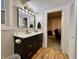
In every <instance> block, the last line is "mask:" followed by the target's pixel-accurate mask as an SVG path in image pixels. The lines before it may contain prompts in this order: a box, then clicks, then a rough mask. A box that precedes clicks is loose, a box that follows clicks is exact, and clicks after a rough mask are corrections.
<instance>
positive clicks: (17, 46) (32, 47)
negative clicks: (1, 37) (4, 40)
mask: <svg viewBox="0 0 79 59" xmlns="http://www.w3.org/2000/svg"><path fill="white" fill-rule="evenodd" d="M42 38H43V33H42V32H36V33H30V34H23V33H19V34H15V35H14V53H15V54H19V55H20V56H21V59H31V58H32V56H33V55H34V54H35V53H36V52H37V51H38V49H40V48H41V47H42Z"/></svg>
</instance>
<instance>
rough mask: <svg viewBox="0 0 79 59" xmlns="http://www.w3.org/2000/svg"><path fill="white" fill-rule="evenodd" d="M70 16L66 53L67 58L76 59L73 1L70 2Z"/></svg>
mask: <svg viewBox="0 0 79 59" xmlns="http://www.w3.org/2000/svg"><path fill="white" fill-rule="evenodd" d="M69 9H70V18H69V31H68V32H69V41H68V42H69V43H68V53H69V59H76V40H77V39H76V28H77V27H76V12H75V11H76V9H75V2H73V3H71V4H70V8H69Z"/></svg>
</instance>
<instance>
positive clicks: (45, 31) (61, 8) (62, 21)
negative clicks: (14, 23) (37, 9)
mask: <svg viewBox="0 0 79 59" xmlns="http://www.w3.org/2000/svg"><path fill="white" fill-rule="evenodd" d="M64 7H65V6H64ZM64 7H59V8H54V9H51V10H47V11H46V12H45V17H44V22H45V23H44V41H45V42H44V43H43V46H44V47H46V48H47V20H48V19H47V14H48V13H51V12H56V11H62V19H61V29H62V30H61V49H62V50H63V51H64V49H63V43H62V40H63V36H62V35H63V27H64V26H63V23H64Z"/></svg>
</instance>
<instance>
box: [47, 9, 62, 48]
mask: <svg viewBox="0 0 79 59" xmlns="http://www.w3.org/2000/svg"><path fill="white" fill-rule="evenodd" d="M58 11H60V12H61V32H62V25H63V24H62V10H57V11H53V12H52V11H51V12H47V25H48V13H54V12H58ZM47 29H48V26H47ZM61 35H62V33H61ZM47 41H48V35H47ZM47 45H48V43H47ZM60 47H61V40H60Z"/></svg>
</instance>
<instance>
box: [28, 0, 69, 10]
mask: <svg viewBox="0 0 79 59" xmlns="http://www.w3.org/2000/svg"><path fill="white" fill-rule="evenodd" d="M69 1H70V0H30V1H29V2H27V4H29V5H30V6H31V7H33V8H34V9H35V10H37V11H45V10H49V9H53V8H57V7H61V6H65V5H67V4H68V3H69Z"/></svg>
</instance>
